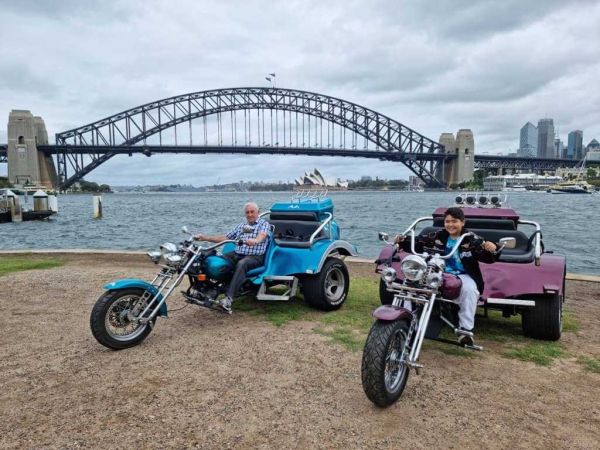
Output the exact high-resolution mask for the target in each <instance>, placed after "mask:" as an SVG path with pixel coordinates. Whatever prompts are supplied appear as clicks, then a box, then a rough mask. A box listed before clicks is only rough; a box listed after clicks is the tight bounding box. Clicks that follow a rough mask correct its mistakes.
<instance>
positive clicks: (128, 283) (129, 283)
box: [103, 278, 167, 317]
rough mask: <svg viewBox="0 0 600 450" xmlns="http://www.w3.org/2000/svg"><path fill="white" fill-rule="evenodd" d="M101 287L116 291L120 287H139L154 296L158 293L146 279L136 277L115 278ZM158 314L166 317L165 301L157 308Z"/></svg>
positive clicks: (160, 297)
mask: <svg viewBox="0 0 600 450" xmlns="http://www.w3.org/2000/svg"><path fill="white" fill-rule="evenodd" d="M103 287H104V289H107V290H109V291H118V290H120V289H127V288H141V289H145V290H146V291H148V292H150V293H151V294H152V295H153V296H155V295H156V294H157V293H158V289H156V286H153V285H152V284H150V283H148V282H147V281H144V280H139V279H137V278H124V279H122V280H117V281H113V282H112V283H108V284H105V285H104V286H103ZM162 297H163V296H162V294H158V297H156V300H157V301H161V300H162ZM158 314H159V315H160V316H161V317H167V302H166V301H165V302H164V303H163V304H162V306H161V307H160V309H159V310H158Z"/></svg>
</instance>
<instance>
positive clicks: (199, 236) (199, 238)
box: [194, 233, 206, 241]
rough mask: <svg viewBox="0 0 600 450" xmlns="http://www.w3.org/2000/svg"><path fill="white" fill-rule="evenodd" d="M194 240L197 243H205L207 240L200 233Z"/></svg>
mask: <svg viewBox="0 0 600 450" xmlns="http://www.w3.org/2000/svg"><path fill="white" fill-rule="evenodd" d="M194 239H195V240H197V241H205V240H206V239H205V238H204V235H203V234H202V233H198V234H197V235H196V236H194Z"/></svg>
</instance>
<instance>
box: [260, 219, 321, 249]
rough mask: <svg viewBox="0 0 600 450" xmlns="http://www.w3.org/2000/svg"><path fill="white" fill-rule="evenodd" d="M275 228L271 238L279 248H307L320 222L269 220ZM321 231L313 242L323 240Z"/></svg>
mask: <svg viewBox="0 0 600 450" xmlns="http://www.w3.org/2000/svg"><path fill="white" fill-rule="evenodd" d="M269 222H270V223H271V225H273V226H274V227H275V229H274V231H273V236H274V238H275V243H276V244H277V245H279V246H280V247H294V248H309V247H310V237H311V236H312V234H313V233H314V232H315V231H316V230H317V228H319V227H320V226H321V222H318V221H314V222H313V221H308V220H269ZM325 237H326V236H325V233H324V231H323V230H321V232H320V233H319V234H318V235H317V236H316V237H315V241H317V240H319V239H325Z"/></svg>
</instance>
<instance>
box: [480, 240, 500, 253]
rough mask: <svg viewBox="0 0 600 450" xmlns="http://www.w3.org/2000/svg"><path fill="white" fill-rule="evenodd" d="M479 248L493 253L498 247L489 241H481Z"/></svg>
mask: <svg viewBox="0 0 600 450" xmlns="http://www.w3.org/2000/svg"><path fill="white" fill-rule="evenodd" d="M481 247H482V248H483V249H484V250H487V251H488V252H491V253H494V252H495V251H496V250H497V249H498V247H496V244H494V243H493V242H490V241H483V244H481Z"/></svg>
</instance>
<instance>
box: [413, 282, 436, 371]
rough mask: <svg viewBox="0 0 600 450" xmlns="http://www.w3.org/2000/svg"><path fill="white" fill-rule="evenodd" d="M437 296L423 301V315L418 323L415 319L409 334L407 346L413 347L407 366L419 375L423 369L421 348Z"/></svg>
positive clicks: (433, 295) (432, 295)
mask: <svg viewBox="0 0 600 450" xmlns="http://www.w3.org/2000/svg"><path fill="white" fill-rule="evenodd" d="M435 297H436V294H435V293H433V294H431V296H430V297H429V299H427V300H425V299H424V300H421V303H423V309H422V310H421V314H420V316H419V319H418V321H415V319H413V320H412V321H411V324H410V330H409V332H408V336H407V339H406V345H411V341H412V345H411V347H410V353H409V354H408V358H407V360H406V364H407V365H408V366H409V367H412V368H414V369H415V370H416V372H417V373H419V371H420V369H422V368H423V365H422V364H419V363H418V362H417V361H418V359H419V356H420V354H421V347H422V346H423V340H424V339H425V332H426V331H427V326H428V325H429V319H430V317H431V311H432V310H433V304H434V302H435ZM413 333H414V334H415V337H414V339H412V335H413Z"/></svg>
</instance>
